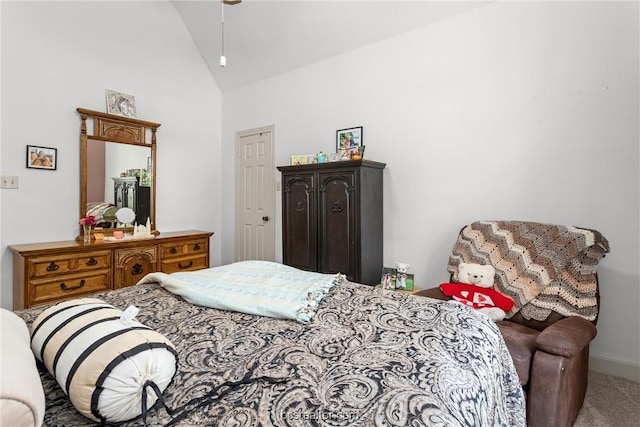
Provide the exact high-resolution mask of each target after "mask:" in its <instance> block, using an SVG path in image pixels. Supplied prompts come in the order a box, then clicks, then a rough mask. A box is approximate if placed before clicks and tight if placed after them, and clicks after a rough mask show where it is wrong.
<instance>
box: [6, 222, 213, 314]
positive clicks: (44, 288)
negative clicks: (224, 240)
mask: <svg viewBox="0 0 640 427" xmlns="http://www.w3.org/2000/svg"><path fill="white" fill-rule="evenodd" d="M212 234H213V233H210V232H205V231H181V232H171V233H161V234H159V235H157V236H155V237H152V238H148V239H131V240H117V241H111V240H109V241H96V240H93V241H92V243H91V244H83V243H82V241H76V240H70V241H64V242H49V243H33V244H26V245H11V246H9V249H10V250H11V251H12V252H13V309H14V310H18V309H22V308H27V307H31V306H34V305H40V304H48V303H52V302H58V301H62V300H65V299H71V298H78V297H80V296H83V295H87V294H92V293H96V292H103V291H107V290H110V289H119V288H123V287H126V286H132V285H135V284H136V283H137V282H138V281H139V280H140V279H142V278H143V277H144V276H145V275H146V274H148V273H153V272H156V271H161V272H163V273H173V272H176V271H189V270H199V269H202V268H208V267H209V237H211V235H212Z"/></svg>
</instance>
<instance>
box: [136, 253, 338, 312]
mask: <svg viewBox="0 0 640 427" xmlns="http://www.w3.org/2000/svg"><path fill="white" fill-rule="evenodd" d="M341 280H345V279H344V276H342V275H340V274H322V273H313V272H309V271H303V270H299V269H297V268H294V267H289V266H286V265H283V264H278V263H275V262H269V261H241V262H236V263H233V264H228V265H223V266H220V267H213V268H207V269H204V270H197V271H188V272H179V273H171V274H166V273H150V274H147V275H146V276H145V277H144V278H143V279H142V280H141V281H140V282H138V284H141V283H158V284H160V286H162V287H163V288H165V289H167V290H168V291H170V292H172V293H174V294H176V295H180V296H181V297H183V298H184V299H185V300H187V301H188V302H190V303H192V304H197V305H202V306H206V307H213V308H218V309H221V310H231V311H239V312H242V313H249V314H256V315H258V316H269V317H275V318H280V319H293V320H298V321H300V322H303V323H307V322H309V321H310V320H311V318H312V317H313V315H314V314H315V312H316V307H317V306H318V303H319V302H320V300H321V299H322V298H323V297H324V296H325V295H326V294H327V292H328V291H329V290H330V289H331V288H332V287H333V286H334V285H335V284H336V283H338V282H340V281H341Z"/></svg>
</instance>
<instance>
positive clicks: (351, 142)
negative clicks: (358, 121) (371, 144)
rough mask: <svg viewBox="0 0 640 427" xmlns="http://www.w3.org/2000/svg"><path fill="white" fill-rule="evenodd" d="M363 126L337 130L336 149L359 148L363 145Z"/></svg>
mask: <svg viewBox="0 0 640 427" xmlns="http://www.w3.org/2000/svg"><path fill="white" fill-rule="evenodd" d="M362 145H363V141H362V126H358V127H352V128H347V129H340V130H337V131H336V151H337V152H341V151H343V150H349V151H353V150H357V149H358V148H360V147H362Z"/></svg>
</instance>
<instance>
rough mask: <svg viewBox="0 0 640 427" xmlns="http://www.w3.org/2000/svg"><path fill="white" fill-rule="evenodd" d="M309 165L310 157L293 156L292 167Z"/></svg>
mask: <svg viewBox="0 0 640 427" xmlns="http://www.w3.org/2000/svg"><path fill="white" fill-rule="evenodd" d="M307 163H309V156H307V155H304V156H291V165H292V166H297V165H306V164H307Z"/></svg>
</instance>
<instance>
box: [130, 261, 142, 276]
mask: <svg viewBox="0 0 640 427" xmlns="http://www.w3.org/2000/svg"><path fill="white" fill-rule="evenodd" d="M142 273H144V268H142V266H141V265H140V264H138V263H135V265H134V266H133V267H131V274H132V275H134V276H137V275H139V274H142Z"/></svg>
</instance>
